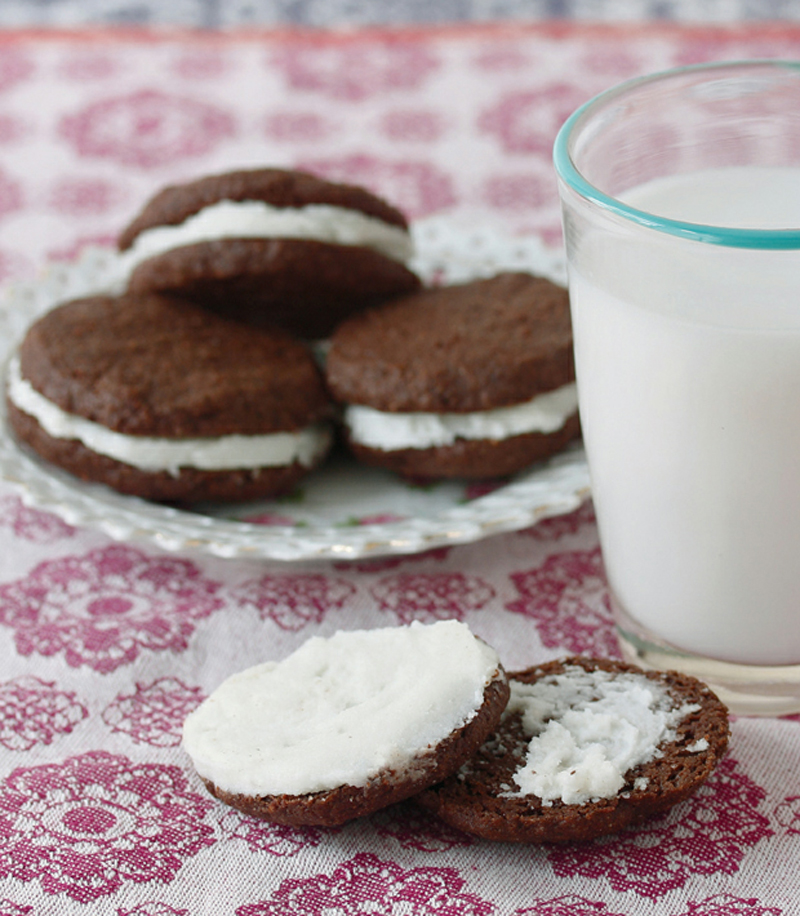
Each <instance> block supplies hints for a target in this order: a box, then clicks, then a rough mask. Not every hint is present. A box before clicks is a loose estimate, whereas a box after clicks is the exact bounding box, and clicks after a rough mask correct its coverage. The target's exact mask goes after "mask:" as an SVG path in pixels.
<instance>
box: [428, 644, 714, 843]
mask: <svg viewBox="0 0 800 916" xmlns="http://www.w3.org/2000/svg"><path fill="white" fill-rule="evenodd" d="M509 683H510V686H511V699H510V700H509V703H508V706H507V708H506V711H505V713H504V715H503V720H502V723H501V725H500V727H499V728H498V729H497V731H496V732H495V733H494V734H493V735H492V736H491V737H490V738H489V739H488V740H487V741H486V742H485V744H484V745H483V746H482V747H481V749H480V750H479V751H478V753H477V754H476V755H475V757H473V759H472V760H470V761H469V762H468V763H467V764H465V765H464V766H463V767H462V768H461V769H460V770H459V772H458V773H456V774H455V775H454V776H452V777H450V779H448V780H446V781H445V782H443V783H442V784H441V785H439V786H435V787H434V788H432V789H430V790H428V791H426V792H423V793H422V794H421V795H420V796H419V797H418V799H417V801H418V802H419V804H421V805H422V806H423V807H425V808H427V809H428V810H430V811H433V812H435V813H436V814H438V815H439V817H441V818H442V819H443V820H444V821H446V822H447V823H449V824H451V825H452V826H454V827H458V828H459V829H461V830H464V831H466V832H468V833H472V834H475V835H476V836H479V837H483V838H484V839H488V840H500V841H508V842H523V843H567V842H572V841H583V840H590V839H594V838H595V837H599V836H603V835H605V834H609V833H615V832H616V831H618V830H621V829H623V828H624V827H628V826H630V825H632V824H636V823H639V822H640V821H643V820H645V819H646V818H648V817H651V816H652V815H655V814H659V813H661V812H664V811H666V810H667V809H669V808H671V807H672V806H673V805H676V804H677V803H678V802H681V801H684V800H685V799H687V798H688V797H689V796H690V795H691V794H692V793H693V792H694V791H695V790H696V789H697V788H698V786H700V784H701V783H702V782H703V781H704V780H705V779H706V778H707V777H708V776H709V775H710V774H711V772H712V771H713V770H714V767H715V766H716V765H717V763H718V762H719V760H720V759H721V757H722V756H723V754H724V753H725V749H726V747H727V744H728V718H727V710H726V708H725V706H724V705H723V704H722V703H721V702H720V701H719V700H718V699H717V697H716V696H715V695H714V694H713V693H712V692H711V691H710V690H709V689H708V687H706V686H705V685H704V684H702V683H700V682H699V681H697V680H695V679H694V678H691V677H688V676H686V675H683V674H678V673H676V672H672V671H667V672H652V671H648V672H645V671H642V670H641V669H639V668H636V667H635V666H633V665H626V664H623V663H621V662H614V661H606V660H596V659H586V658H567V659H564V660H562V661H555V662H549V663H548V664H545V665H540V666H538V667H535V668H529V669H528V670H526V671H521V672H516V673H513V674H509Z"/></svg>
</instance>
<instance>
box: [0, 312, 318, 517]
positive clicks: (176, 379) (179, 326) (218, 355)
mask: <svg viewBox="0 0 800 916" xmlns="http://www.w3.org/2000/svg"><path fill="white" fill-rule="evenodd" d="M7 408H8V415H9V421H10V423H11V426H12V428H13V429H14V431H15V433H16V435H17V437H18V438H19V439H20V440H22V441H23V442H25V443H27V444H28V445H29V446H30V447H31V448H33V449H34V450H35V451H36V452H38V454H39V455H40V456H41V457H43V458H45V459H46V460H48V461H50V462H52V463H53V464H56V465H59V466H60V467H62V468H64V469H66V470H67V471H69V472H71V473H72V474H74V475H76V476H78V477H80V478H82V479H84V480H90V481H96V482H99V483H104V484H107V485H108V486H110V487H112V488H114V489H116V490H119V491H120V492H122V493H127V494H131V495H134V496H140V497H143V498H145V499H152V500H163V501H178V502H187V501H196V500H226V501H227V500H242V499H253V498H256V497H262V496H268V495H273V494H275V493H279V492H283V491H285V490H287V489H290V488H291V487H292V486H293V485H294V484H295V483H296V482H297V481H298V480H299V479H300V478H301V477H303V476H304V475H305V474H307V473H308V471H309V470H310V468H312V467H313V466H315V465H316V464H317V463H319V461H321V460H322V458H323V457H324V455H325V454H326V452H327V450H328V448H329V445H330V439H331V436H330V430H329V424H328V423H327V419H328V418H329V416H330V410H331V408H330V402H329V399H328V396H327V393H326V391H325V386H324V383H323V381H322V378H321V376H320V373H319V370H318V369H317V367H316V364H315V362H314V360H313V357H312V356H311V355H310V353H309V352H308V351H307V349H306V348H305V347H304V346H303V345H302V344H300V343H299V342H297V341H295V340H294V339H292V338H291V337H290V336H289V335H288V334H286V333H284V332H282V331H266V330H256V329H253V328H247V327H245V326H244V325H240V324H237V323H236V322H233V321H228V320H225V319H223V318H220V317H218V316H216V315H213V314H212V313H210V312H207V311H205V310H203V309H201V308H198V307H196V306H194V305H192V304H190V303H187V302H182V301H180V300H176V299H170V298H167V297H164V296H157V295H149V296H132V295H131V296H123V297H121V298H112V297H102V296H100V297H92V298H87V299H80V300H74V301H71V302H68V303H65V304H63V305H61V306H59V307H57V308H55V309H53V310H52V311H51V312H49V313H47V314H46V315H44V316H43V317H41V318H40V319H39V320H38V321H36V322H35V323H34V324H33V325H32V326H31V327H30V328H29V330H28V332H27V334H26V336H25V338H24V340H23V342H22V344H21V346H20V348H19V352H18V354H17V355H16V356H15V357H14V358H12V360H11V363H10V366H9V376H8V380H7Z"/></svg>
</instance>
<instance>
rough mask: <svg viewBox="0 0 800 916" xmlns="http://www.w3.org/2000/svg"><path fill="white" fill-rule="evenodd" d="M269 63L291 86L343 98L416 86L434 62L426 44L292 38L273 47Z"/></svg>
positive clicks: (429, 71) (420, 82) (423, 78)
mask: <svg viewBox="0 0 800 916" xmlns="http://www.w3.org/2000/svg"><path fill="white" fill-rule="evenodd" d="M271 62H272V63H273V64H274V65H275V66H277V67H278V68H279V69H280V70H282V71H283V73H284V74H285V76H286V78H287V80H288V81H289V84H290V85H291V86H292V87H293V88H295V89H301V90H306V91H310V92H318V93H320V94H322V95H326V96H329V97H331V98H334V99H342V100H346V101H348V102H358V101H361V100H362V99H365V98H368V97H370V96H374V95H384V94H386V93H387V92H403V91H406V90H409V89H416V88H418V87H419V86H420V85H421V84H422V83H423V82H424V81H425V80H426V79H427V78H428V76H429V75H430V74H431V73H433V71H435V70H436V68H437V67H438V61H437V59H436V57H435V56H434V55H433V54H432V53H431V51H430V50H429V49H428V48H425V47H424V46H422V45H420V44H418V43H416V42H415V43H411V42H409V43H403V42H398V41H386V42H369V43H362V42H357V41H354V42H345V43H342V44H328V45H317V46H311V47H308V46H300V45H297V44H294V43H292V44H286V45H284V46H283V47H281V48H280V49H279V50H278V51H276V52H275V53H274V54H273V55H272V58H271Z"/></svg>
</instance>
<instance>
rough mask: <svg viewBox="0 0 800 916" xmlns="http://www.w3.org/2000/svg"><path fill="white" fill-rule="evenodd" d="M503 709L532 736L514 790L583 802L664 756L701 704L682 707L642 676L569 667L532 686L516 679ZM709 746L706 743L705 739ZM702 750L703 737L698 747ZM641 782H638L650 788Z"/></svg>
mask: <svg viewBox="0 0 800 916" xmlns="http://www.w3.org/2000/svg"><path fill="white" fill-rule="evenodd" d="M510 684H511V699H510V700H509V703H508V706H507V707H506V711H505V713H504V715H505V716H508V715H510V714H511V713H514V712H518V713H522V725H523V729H524V731H525V734H526V735H530V736H532V737H531V740H530V743H529V745H528V749H527V755H526V758H525V761H524V763H523V765H522V766H520V768H519V769H518V770H517V772H516V773H515V775H514V782H515V783H516V785H517V787H518V788H517V789H516V790H512V791H509V792H507V793H505V794H507V795H510V796H522V795H536V796H538V797H539V798H541V799H543V801H544V803H545V804H551V803H552V802H553V801H555V800H556V799H561V801H563V802H564V803H565V804H568V805H573V804H577V805H580V804H583V803H584V802H587V801H591V800H594V799H598V798H611V797H613V796H614V795H616V794H617V792H619V790H620V789H621V788H622V787H623V786H624V784H625V778H624V777H625V774H626V773H627V772H628V771H629V770H630V769H631V768H632V767H635V766H637V765H638V764H641V763H645V762H647V761H649V760H652V759H654V758H655V757H657V756H660V754H661V752H660V750H659V746H660V745H662V744H664V743H665V742H667V741H670V740H672V739H673V738H674V737H675V727H676V726H677V725H678V724H679V723H680V722H681V721H682V720H683V719H685V718H686V716H688V715H689V714H690V713H691V712H693V711H695V710H696V709H698V706H697V705H694V704H689V703H684V704H683V705H676V703H675V701H674V700H673V699H672V697H671V696H670V694H669V692H668V691H667V689H666V688H665V687H664V686H663V685H662V684H659V683H658V682H657V681H652V680H650V679H649V678H646V677H644V676H643V675H640V674H633V673H624V674H610V673H608V672H606V671H592V672H587V671H584V670H583V668H581V667H578V666H571V667H568V668H567V669H566V670H565V672H564V674H557V675H550V676H548V677H545V678H540V679H539V680H538V681H536V682H535V683H533V684H523V683H521V682H519V681H511V682H510ZM706 746H707V743H706ZM695 749H696V750H701V749H703V746H702V744H701V742H699V741H698V742H696V744H695V746H694V747H693V748H691V750H695ZM643 787H644V784H643V783H642V782H639V784H638V785H637V786H636V788H643Z"/></svg>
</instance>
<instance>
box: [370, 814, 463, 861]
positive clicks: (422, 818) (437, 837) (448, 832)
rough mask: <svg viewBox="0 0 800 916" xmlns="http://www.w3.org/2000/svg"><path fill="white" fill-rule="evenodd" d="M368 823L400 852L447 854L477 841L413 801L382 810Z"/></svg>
mask: <svg viewBox="0 0 800 916" xmlns="http://www.w3.org/2000/svg"><path fill="white" fill-rule="evenodd" d="M370 821H371V823H372V826H373V827H374V828H375V832H376V833H377V834H378V836H382V837H388V838H391V839H393V840H396V841H397V842H398V843H399V844H400V846H402V848H403V849H411V850H414V851H415V852H447V850H449V849H457V848H459V847H460V848H464V847H467V846H472V845H473V843H476V842H477V840H476V839H475V837H472V836H470V835H469V834H467V833H462V832H461V831H460V830H457V829H456V828H455V827H451V826H450V825H449V824H445V822H444V821H442V820H439V818H438V817H434V816H433V815H430V814H428V813H427V812H426V811H424V810H423V809H422V808H420V807H418V806H417V805H415V804H414V803H413V802H407V803H406V804H400V805H391V806H390V807H389V808H384V809H383V810H382V811H378V812H377V813H376V814H373V815H372V817H371V818H370Z"/></svg>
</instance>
